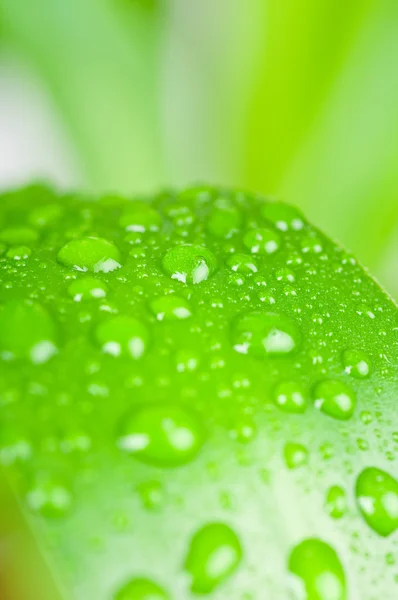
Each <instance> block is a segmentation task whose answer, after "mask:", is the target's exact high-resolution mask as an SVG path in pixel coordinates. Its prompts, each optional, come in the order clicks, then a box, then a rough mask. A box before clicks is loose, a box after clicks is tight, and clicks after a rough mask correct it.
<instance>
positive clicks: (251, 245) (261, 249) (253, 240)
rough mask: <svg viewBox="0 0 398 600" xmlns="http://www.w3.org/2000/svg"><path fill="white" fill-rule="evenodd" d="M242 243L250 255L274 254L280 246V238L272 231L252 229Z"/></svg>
mask: <svg viewBox="0 0 398 600" xmlns="http://www.w3.org/2000/svg"><path fill="white" fill-rule="evenodd" d="M243 243H244V245H245V246H246V248H247V249H248V250H250V252H251V253H252V254H274V252H277V251H278V250H279V248H280V246H281V238H280V235H279V234H278V233H276V231H272V229H252V230H250V231H248V232H247V233H246V235H245V236H244V238H243Z"/></svg>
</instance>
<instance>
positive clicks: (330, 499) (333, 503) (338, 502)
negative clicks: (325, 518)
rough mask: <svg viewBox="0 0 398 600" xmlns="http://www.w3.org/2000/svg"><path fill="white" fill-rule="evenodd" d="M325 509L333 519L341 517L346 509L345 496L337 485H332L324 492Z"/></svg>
mask: <svg viewBox="0 0 398 600" xmlns="http://www.w3.org/2000/svg"><path fill="white" fill-rule="evenodd" d="M326 510H327V511H328V513H329V515H330V516H331V517H332V518H333V519H341V517H343V516H344V515H345V513H346V511H347V497H346V493H345V491H344V489H343V488H342V487H340V486H339V485H332V486H331V487H330V488H329V489H328V491H327V493H326Z"/></svg>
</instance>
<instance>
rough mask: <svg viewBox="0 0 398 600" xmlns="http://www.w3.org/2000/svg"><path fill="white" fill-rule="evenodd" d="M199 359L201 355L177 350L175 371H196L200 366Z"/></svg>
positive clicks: (192, 351) (190, 351)
mask: <svg viewBox="0 0 398 600" xmlns="http://www.w3.org/2000/svg"><path fill="white" fill-rule="evenodd" d="M201 359H202V356H201V354H200V353H198V352H196V351H194V350H188V349H186V350H179V351H178V352H177V354H176V357H175V361H176V366H177V371H178V372H179V373H185V372H187V371H196V369H197V368H198V366H199V365H200V362H201Z"/></svg>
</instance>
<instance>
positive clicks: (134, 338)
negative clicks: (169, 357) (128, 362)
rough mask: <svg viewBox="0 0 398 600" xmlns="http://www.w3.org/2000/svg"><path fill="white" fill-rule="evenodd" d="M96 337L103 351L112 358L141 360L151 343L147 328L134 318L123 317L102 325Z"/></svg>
mask: <svg viewBox="0 0 398 600" xmlns="http://www.w3.org/2000/svg"><path fill="white" fill-rule="evenodd" d="M95 336H96V339H97V342H98V343H99V344H100V345H101V347H102V351H103V352H104V353H105V354H110V355H111V356H131V357H132V358H135V359H138V358H141V356H142V355H143V354H144V352H145V351H146V349H147V346H148V343H149V332H148V329H147V328H146V326H145V325H144V324H143V323H141V322H140V321H138V320H137V319H134V318H133V317H128V316H123V315H120V316H117V317H113V318H112V319H110V320H109V321H104V322H103V323H100V324H99V325H98V326H97V329H96V331H95Z"/></svg>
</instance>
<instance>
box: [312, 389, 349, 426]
mask: <svg viewBox="0 0 398 600" xmlns="http://www.w3.org/2000/svg"><path fill="white" fill-rule="evenodd" d="M313 399H314V406H315V408H317V409H318V410H320V411H321V412H323V413H325V414H326V415H329V416H330V417H333V418H335V419H340V420H347V419H350V418H351V417H352V415H353V413H354V410H355V405H356V396H355V393H354V391H353V390H352V389H351V388H350V387H348V385H346V384H345V383H343V382H342V381H339V380H337V379H327V380H325V381H321V382H320V383H317V384H316V385H315V387H314V389H313Z"/></svg>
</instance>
